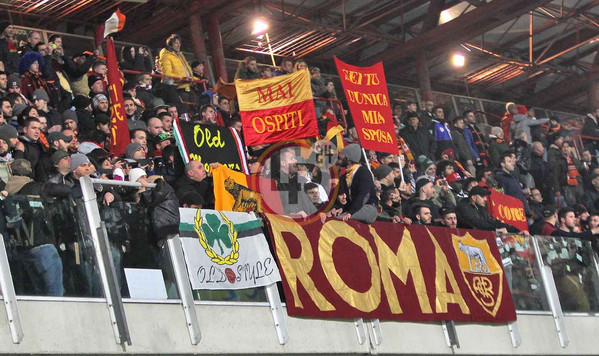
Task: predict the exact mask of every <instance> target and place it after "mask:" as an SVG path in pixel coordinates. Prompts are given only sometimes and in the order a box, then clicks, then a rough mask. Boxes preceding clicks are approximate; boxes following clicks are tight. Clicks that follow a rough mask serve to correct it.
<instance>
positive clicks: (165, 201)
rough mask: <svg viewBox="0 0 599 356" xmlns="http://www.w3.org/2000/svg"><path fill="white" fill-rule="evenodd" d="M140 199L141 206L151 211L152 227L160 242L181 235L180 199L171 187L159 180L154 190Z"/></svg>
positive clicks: (145, 193) (142, 195)
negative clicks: (169, 236) (171, 236)
mask: <svg viewBox="0 0 599 356" xmlns="http://www.w3.org/2000/svg"><path fill="white" fill-rule="evenodd" d="M139 198H140V203H141V204H143V205H146V206H148V208H150V209H151V212H152V227H153V228H154V234H155V235H156V238H157V239H158V240H162V239H164V238H166V237H167V235H174V234H178V233H179V222H180V220H181V217H180V215H179V199H178V198H177V195H176V194H175V191H174V190H173V188H172V187H171V186H170V185H168V184H167V183H165V182H164V181H163V180H162V179H159V180H157V181H156V187H155V188H154V189H152V190H150V191H146V192H143V193H142V194H140V196H139Z"/></svg>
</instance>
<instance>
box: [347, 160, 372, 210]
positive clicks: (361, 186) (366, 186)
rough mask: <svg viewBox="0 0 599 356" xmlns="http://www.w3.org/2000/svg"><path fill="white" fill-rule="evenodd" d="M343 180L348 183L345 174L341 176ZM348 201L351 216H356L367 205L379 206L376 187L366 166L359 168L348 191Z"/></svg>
mask: <svg viewBox="0 0 599 356" xmlns="http://www.w3.org/2000/svg"><path fill="white" fill-rule="evenodd" d="M341 180H342V181H343V182H345V181H346V175H345V174H344V175H342V176H341ZM347 200H348V204H347V212H348V213H350V214H355V213H356V212H357V211H358V210H360V209H361V208H362V207H363V206H364V205H366V204H372V205H374V206H377V205H378V198H377V197H376V187H375V185H374V180H373V179H372V174H370V171H369V170H368V168H366V167H364V166H360V167H358V168H357V170H356V172H355V173H354V177H353V179H352V182H351V186H350V187H349V189H348V191H347Z"/></svg>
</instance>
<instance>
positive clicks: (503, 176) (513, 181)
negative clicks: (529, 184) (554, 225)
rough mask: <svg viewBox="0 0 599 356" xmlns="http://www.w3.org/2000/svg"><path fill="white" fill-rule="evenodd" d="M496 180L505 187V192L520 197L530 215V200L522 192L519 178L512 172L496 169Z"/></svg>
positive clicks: (525, 210)
mask: <svg viewBox="0 0 599 356" xmlns="http://www.w3.org/2000/svg"><path fill="white" fill-rule="evenodd" d="M495 181H497V184H499V186H500V187H502V188H503V192H504V193H505V194H507V195H509V196H511V197H514V198H516V199H519V200H520V201H521V202H522V205H524V212H525V213H526V215H527V216H528V215H530V208H529V207H528V201H527V200H526V197H525V196H524V193H522V185H521V184H520V181H519V180H518V178H516V177H515V176H514V175H513V174H512V173H508V172H506V171H502V170H497V171H495Z"/></svg>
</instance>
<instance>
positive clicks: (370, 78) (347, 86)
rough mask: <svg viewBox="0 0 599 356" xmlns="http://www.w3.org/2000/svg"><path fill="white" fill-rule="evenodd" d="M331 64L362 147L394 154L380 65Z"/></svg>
mask: <svg viewBox="0 0 599 356" xmlns="http://www.w3.org/2000/svg"><path fill="white" fill-rule="evenodd" d="M335 64H336V65H337V72H338V73H339V78H340V79H341V85H342V86H343V92H344V93H345V98H346V99H347V105H348V106H349V111H350V112H351V115H352V118H353V120H354V125H355V126H356V131H357V133H358V137H359V138H360V144H361V145H362V148H364V149H366V150H374V151H379V152H388V153H393V154H397V153H398V146H397V137H396V136H395V130H394V128H393V118H392V115H391V106H390V105H391V104H390V103H389V91H388V90H387V80H386V79H385V71H384V69H383V63H382V62H379V63H377V64H375V65H373V66H371V67H356V66H352V65H349V64H347V63H344V62H342V61H340V60H339V59H338V58H337V57H335Z"/></svg>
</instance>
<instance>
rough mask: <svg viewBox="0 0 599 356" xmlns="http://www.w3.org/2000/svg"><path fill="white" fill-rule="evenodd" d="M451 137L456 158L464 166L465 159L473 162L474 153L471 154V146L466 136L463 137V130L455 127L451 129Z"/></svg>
mask: <svg viewBox="0 0 599 356" xmlns="http://www.w3.org/2000/svg"><path fill="white" fill-rule="evenodd" d="M451 138H452V139H453V145H454V146H455V154H456V160H457V161H459V162H460V163H462V164H463V165H464V166H466V162H467V161H469V160H470V161H472V163H474V155H473V154H472V148H470V145H469V144H468V142H466V138H465V137H464V130H463V129H459V128H457V127H455V128H453V130H451Z"/></svg>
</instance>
